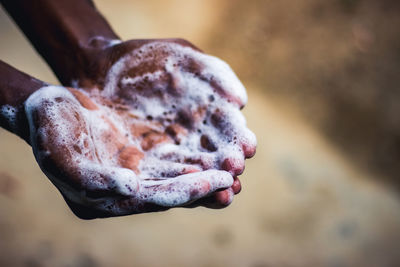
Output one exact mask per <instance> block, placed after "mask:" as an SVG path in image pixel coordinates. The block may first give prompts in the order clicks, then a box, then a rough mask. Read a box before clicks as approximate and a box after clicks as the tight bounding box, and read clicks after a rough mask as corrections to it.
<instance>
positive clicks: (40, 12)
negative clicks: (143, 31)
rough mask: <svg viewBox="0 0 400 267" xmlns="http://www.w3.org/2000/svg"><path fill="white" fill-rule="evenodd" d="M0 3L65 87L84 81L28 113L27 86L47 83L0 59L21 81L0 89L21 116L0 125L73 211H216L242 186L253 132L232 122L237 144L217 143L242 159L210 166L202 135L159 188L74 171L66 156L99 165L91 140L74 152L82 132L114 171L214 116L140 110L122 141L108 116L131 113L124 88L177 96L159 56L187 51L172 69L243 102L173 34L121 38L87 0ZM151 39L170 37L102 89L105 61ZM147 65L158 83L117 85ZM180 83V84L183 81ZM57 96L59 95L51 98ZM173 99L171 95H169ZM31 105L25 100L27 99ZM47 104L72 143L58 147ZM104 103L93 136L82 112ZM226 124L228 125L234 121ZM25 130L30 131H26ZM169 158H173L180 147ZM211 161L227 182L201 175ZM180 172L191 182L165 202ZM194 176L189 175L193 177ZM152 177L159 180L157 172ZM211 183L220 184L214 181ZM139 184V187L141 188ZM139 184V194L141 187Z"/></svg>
mask: <svg viewBox="0 0 400 267" xmlns="http://www.w3.org/2000/svg"><path fill="white" fill-rule="evenodd" d="M2 4H3V5H4V7H5V8H6V10H7V11H8V12H9V13H10V14H11V16H12V17H13V18H14V19H15V20H16V22H17V23H18V25H19V26H20V27H21V28H22V30H23V31H24V32H25V34H26V35H27V36H28V38H29V39H30V40H31V41H32V43H33V44H34V46H35V47H36V49H37V50H38V51H39V53H41V54H42V56H43V57H44V58H45V59H46V61H47V62H48V63H49V65H50V66H51V68H52V69H53V71H54V72H55V73H56V75H57V77H59V79H60V81H61V82H62V83H63V84H64V85H65V86H72V85H74V86H78V87H79V88H85V89H79V88H76V89H72V88H70V87H66V88H62V89H57V90H64V91H65V92H66V93H65V94H64V93H60V94H61V95H60V96H55V97H53V98H52V97H48V99H45V100H44V101H41V102H40V103H39V104H37V103H36V104H35V105H31V106H32V107H33V108H31V109H30V110H29V111H27V110H26V103H25V101H26V99H27V98H28V97H29V96H30V95H31V94H32V93H33V92H34V91H35V90H37V89H39V88H41V87H43V86H45V85H46V84H45V83H43V82H40V81H38V80H32V79H31V78H30V77H29V76H26V75H24V74H21V73H19V72H17V71H16V70H12V69H11V68H10V67H9V66H7V65H5V64H0V67H1V68H0V72H1V73H0V74H1V76H2V77H5V76H4V75H5V74H8V76H9V77H10V75H9V74H10V73H11V72H14V74H13V76H12V77H19V79H15V81H18V80H20V81H21V82H20V83H19V84H18V83H16V84H13V85H11V86H10V85H9V84H11V83H8V84H7V85H4V86H0V88H1V90H2V92H4V93H5V94H8V95H6V96H7V97H6V98H4V99H2V101H3V103H0V104H1V105H3V106H4V105H10V106H14V107H17V108H16V111H17V113H18V114H20V115H18V116H17V118H18V122H17V123H16V125H18V127H15V125H14V126H13V125H10V123H9V122H8V121H7V120H5V119H4V118H3V119H2V121H1V122H2V126H3V127H5V128H6V129H8V130H11V131H13V132H14V133H16V134H18V135H19V136H21V137H22V138H24V139H25V140H26V141H27V142H28V143H30V144H31V145H32V146H33V148H34V152H35V155H36V158H37V160H38V162H39V164H40V166H41V168H42V170H43V171H44V172H45V173H46V174H47V176H48V177H49V178H50V179H51V180H52V182H53V183H54V184H55V185H56V186H57V187H58V189H59V190H60V192H61V193H62V194H63V196H64V198H65V199H66V201H67V203H68V204H69V206H70V207H71V209H72V210H73V211H74V213H75V214H76V215H77V216H79V217H81V218H85V219H91V218H97V217H109V216H118V215H126V214H132V213H142V212H149V211H158V210H165V209H168V208H170V207H174V206H186V207H195V206H198V205H202V206H207V207H213V208H220V207H225V206H226V205H229V204H230V202H231V201H232V197H233V194H237V193H238V192H239V191H240V189H241V186H240V182H239V180H238V179H237V178H236V176H237V175H239V174H241V173H242V171H243V169H244V158H248V157H251V156H253V155H254V153H255V141H254V140H253V139H252V137H253V136H252V135H251V134H250V135H249V133H248V132H246V131H245V132H243V131H241V130H239V129H233V130H232V131H233V132H235V133H237V134H239V135H240V141H239V142H235V144H233V143H227V144H225V146H234V147H237V148H238V149H239V150H241V151H242V156H241V158H237V157H236V158H229V157H226V158H218V159H213V160H211V163H210V162H208V163H207V162H205V160H204V158H207V156H206V155H207V154H210V155H211V154H212V152H214V151H215V148H214V147H210V142H209V141H208V140H206V141H205V142H202V148H201V149H203V150H201V151H195V153H194V154H199V155H200V154H201V155H205V156H204V157H200V158H196V157H194V156H193V155H189V156H188V155H181V156H174V161H175V163H177V162H178V163H179V164H181V163H184V165H182V166H181V167H182V168H181V169H179V170H178V169H177V170H174V173H173V174H170V175H169V176H168V175H167V176H168V177H172V178H175V179H170V180H168V182H167V183H166V182H163V183H161V182H160V184H158V185H157V184H156V185H154V183H152V184H151V186H150V185H147V186H146V181H144V180H140V179H139V180H135V181H133V182H132V187H135V186H133V185H137V186H138V187H136V188H134V189H133V190H132V191H133V193H132V192H126V190H123V189H121V188H120V187H117V186H115V180H118V179H115V177H112V176H113V175H109V174H107V173H104V170H103V171H99V170H98V169H97V168H93V169H92V170H91V172H92V173H91V177H95V178H94V180H96V181H100V182H99V183H97V184H96V186H93V185H92V184H88V183H87V173H85V174H82V173H81V172H80V169H79V168H80V167H79V164H76V161H74V160H75V158H74V155H76V153H78V154H79V153H80V154H83V155H84V156H85V159H87V160H89V161H90V162H91V163H94V166H97V165H101V160H99V158H98V156H96V153H95V152H94V151H96V149H97V148H96V145H87V147H85V149H87V151H86V153H85V152H84V151H82V150H81V149H79V150H80V151H78V152H77V150H76V149H74V141H75V140H76V138H78V137H79V138H80V136H81V135H83V134H85V133H86V135H87V136H89V137H90V138H91V139H94V140H98V141H97V142H99V140H100V142H101V143H102V144H107V145H106V146H105V147H106V148H105V151H106V152H107V153H109V155H110V159H111V158H112V159H113V160H115V161H116V162H117V163H116V164H114V165H113V166H112V167H113V168H117V172H118V171H119V170H120V169H129V170H130V171H133V172H136V173H137V172H138V164H139V162H140V161H144V162H146V155H147V154H146V153H144V152H146V151H152V150H154V149H157V148H158V147H160V146H161V145H163V144H168V143H173V142H177V141H176V139H177V138H178V137H179V138H181V139H182V140H186V139H189V138H190V137H191V136H192V135H194V134H195V132H194V129H195V128H196V127H195V126H196V125H198V124H199V123H200V122H201V121H204V119H207V118H211V117H212V118H215V117H218V116H222V115H220V112H217V113H215V112H214V113H213V114H208V115H207V114H205V113H204V112H201V110H206V109H207V107H206V106H205V104H202V103H199V104H198V107H197V108H196V110H199V112H198V114H196V113H193V112H192V113H189V116H187V115H185V116H183V115H182V112H177V114H176V116H175V117H174V119H173V120H172V121H173V122H172V123H166V121H167V120H168V119H169V118H167V117H165V116H161V117H159V118H157V120H154V119H153V118H151V117H149V116H145V117H140V118H139V117H138V118H135V119H134V120H131V121H130V124H129V125H128V126H127V129H128V128H129V138H133V139H134V140H139V141H140V146H137V145H136V146H135V145H134V144H133V143H132V142H130V141H129V140H127V139H126V135H127V133H125V132H124V129H125V128H124V129H122V130H121V129H120V128H118V127H116V125H115V123H114V122H113V120H115V118H120V119H121V120H122V121H129V118H130V117H131V115H130V114H132V112H133V113H134V112H135V107H134V105H132V95H135V94H140V95H141V96H145V97H147V98H154V97H156V98H157V97H158V94H160V92H161V93H162V95H163V97H164V98H165V97H169V99H174V97H175V98H176V97H178V98H179V96H177V95H176V94H173V93H171V88H175V89H179V88H178V87H179V86H178V85H177V83H176V80H177V79H176V77H175V76H174V75H171V73H170V72H169V71H167V63H166V61H165V59H167V58H181V57H182V58H185V60H183V61H180V63H179V64H178V68H179V70H180V71H184V72H185V73H191V74H193V76H195V77H196V79H198V80H201V81H204V82H207V83H208V84H209V85H210V86H211V87H212V88H214V91H215V92H216V94H217V95H218V96H220V97H221V98H222V99H225V100H226V101H227V102H229V103H233V105H235V106H236V107H237V108H238V109H239V108H241V107H243V105H244V101H243V99H242V98H241V97H240V95H238V94H236V93H235V92H234V91H232V90H230V88H225V87H224V86H222V85H221V84H223V83H220V82H219V80H222V79H223V77H219V76H218V75H216V76H215V77H212V78H210V77H208V76H202V74H201V73H203V70H204V69H205V68H206V67H207V64H208V63H207V62H206V61H203V60H202V59H199V58H198V57H194V56H193V55H192V54H191V52H190V53H188V52H185V51H186V50H184V49H183V50H182V48H190V50H193V51H198V52H199V50H198V49H197V48H195V47H194V46H193V45H192V44H190V43H189V42H187V41H184V40H181V39H167V40H131V41H127V42H120V41H119V38H118V37H117V36H116V34H115V33H114V32H113V31H112V29H111V28H110V27H109V25H108V24H107V22H106V21H105V20H104V19H103V18H102V17H101V15H100V14H99V13H98V12H97V11H96V10H95V8H94V6H93V4H92V3H91V2H90V1H79V0H71V1H50V0H39V1H23V0H13V1H5V0H4V1H2ZM21 7H23V8H21ZM72 14H73V15H72ZM88 22H90V23H88ZM48 25H52V26H48ZM39 29H40V30H39ZM155 42H156V43H162V44H173V46H172V47H173V50H172V51H171V50H168V49H165V48H163V47H162V46H159V47H156V46H155V48H154V50H153V52H152V56H151V57H147V58H143V59H141V60H139V62H138V64H136V65H135V66H131V65H130V64H125V65H123V67H122V68H119V69H118V71H117V73H116V75H115V77H116V81H114V83H116V84H115V85H117V87H118V86H119V87H118V88H120V90H115V91H113V92H112V94H104V93H101V92H103V91H105V90H106V89H107V86H110V83H111V82H110V81H109V80H110V78H109V77H110V74H109V73H110V70H114V69H115V67H114V68H113V66H116V64H117V63H118V62H121V61H122V62H123V61H124V60H125V59H126V58H128V59H129V58H132V57H133V56H136V55H137V54H138V53H139V50H140V48H142V47H146V46H147V47H148V46H149V44H150V46H151V44H152V43H155ZM174 49H175V50H174ZM140 53H142V52H140ZM199 53H200V52H199ZM128 61H129V60H128ZM114 72H115V71H114ZM155 72H157V73H161V74H160V75H159V77H158V80H156V81H154V80H153V81H146V82H144V83H141V84H140V87H137V86H136V87H129V88H122V87H121V86H120V84H121V79H122V77H125V78H126V77H128V78H131V79H135V78H140V77H142V76H143V74H145V73H155ZM21 77H22V78H21ZM28 80H29V81H28ZM155 85H157V86H158V88H159V89H158V91H157V92H156V91H155V90H154V88H155V87H157V86H155ZM13 86H14V87H18V88H19V91H20V92H23V93H21V94H18V96H15V95H10V93H8V91H9V90H8V88H14V87H13ZM160 88H161V89H160ZM139 89H140V90H139ZM53 90H54V89H53ZM183 90H187V88H186V89H185V88H184V89H183ZM60 92H61V91H60ZM99 92H100V93H99ZM127 92H128V93H127ZM143 92H145V93H143ZM182 95H184V94H182ZM56 98H58V100H57V101H60V102H57V101H55V99H56ZM178 100H179V99H176V101H178ZM172 101H175V100H172ZM28 102H29V100H28ZM31 102H33V101H30V102H29V103H31ZM29 103H28V104H29ZM54 103H62V104H54ZM49 106H51V108H52V112H54V111H57V112H60V113H62V114H64V116H62V118H61V120H62V124H64V125H68V126H69V127H68V129H69V132H68V133H67V135H68V134H69V135H70V136H75V140H74V139H71V142H65V143H64V144H62V145H60V143H59V142H58V141H57V140H59V137H60V136H61V135H65V132H63V131H61V130H60V129H59V128H57V126H56V125H58V123H60V119H59V120H58V121H55V120H54V119H52V117H51V115H50V113H51V114H53V113H52V112H50V111H49V108H48V107H49ZM105 109H108V114H109V113H110V112H111V113H112V116H109V115H107V114H103V115H104V116H102V117H101V120H102V121H103V122H105V123H106V124H108V126H109V127H108V128H107V130H105V131H103V132H101V134H100V135H96V134H93V133H90V134H88V133H87V129H88V127H89V126H90V123H91V122H90V120H89V119H88V116H87V115H85V114H86V111H89V112H93V113H95V112H97V110H105ZM21 110H23V112H21ZM178 110H180V111H182V110H183V111H184V110H185V107H184V106H179V107H178ZM183 113H184V112H183ZM26 116H28V117H29V118H30V120H28V119H27V118H26ZM182 116H183V119H182ZM207 116H208V117H207ZM188 121H189V122H188ZM228 121H229V120H228ZM14 124H15V123H14ZM231 124H232V125H233V123H231ZM231 124H229V125H231ZM143 125H144V126H143ZM213 125H214V127H215V128H219V127H222V126H219V125H218V123H214V124H213ZM224 127H225V126H224ZM232 127H233V126H232ZM28 128H30V129H31V131H30V132H29V131H28ZM89 128H90V127H89ZM39 129H40V130H42V132H43V131H44V132H46V131H47V135H46V136H51V138H46V139H43V135H39V134H37V133H38V132H40V131H39ZM138 129H140V130H138ZM171 129H172V130H171ZM246 134H247V135H246ZM221 135H222V132H221ZM134 143H135V142H134ZM136 143H137V142H136ZM136 143H135V144H136ZM43 151H46V152H50V153H48V155H47V156H40V155H39V154H40V152H43ZM111 155H112V156H111ZM177 155H179V151H178V152H177ZM182 158H183V160H182ZM96 164H97V165H96ZM214 166H218V167H217V169H221V170H225V171H227V172H229V173H230V174H231V175H232V176H234V177H235V178H234V181H233V183H232V182H229V181H226V179H225V182H220V183H218V181H220V180H221V179H222V178H220V175H217V176H216V177H214V176H215V175H214V174H213V175H214V176H212V175H211V176H212V177H211V176H210V174H209V173H208V172H204V171H207V170H208V169H212V168H215V167H214ZM188 173H192V174H191V175H192V176H193V177H192V176H190V177H191V178H190V179H191V180H190V181H189V182H187V183H186V182H185V186H186V187H185V188H187V190H183V191H185V192H184V194H187V195H188V197H187V198H183V199H182V198H179V200H178V199H175V200H174V201H173V202H171V203H165V202H162V201H161V202H160V200H159V199H160V197H159V196H162V195H164V194H165V193H168V192H170V191H171V190H175V189H177V190H178V189H179V187H182V181H186V180H185V179H187V178H185V177H187V176H185V174H188ZM193 173H195V174H196V175H193ZM197 174H198V175H197ZM222 176H224V175H222ZM181 177H183V178H181ZM224 177H226V176H224ZM149 178H150V177H149ZM151 178H157V179H159V177H151ZM153 180H154V179H153ZM222 180H223V179H222ZM214 183H215V184H218V185H213V184H214ZM195 184H196V186H195ZM198 184H200V185H201V186H200V190H199V189H198V188H199V187H198ZM227 184H229V186H227ZM138 188H141V189H140V190H139V189H138ZM143 188H145V189H143ZM143 190H144V192H146V193H143ZM146 190H147V191H146ZM82 191H84V192H85V196H84V197H79V198H77V197H76V195H79V194H80V193H79V192H82ZM139 191H140V192H141V195H140V197H139V195H138V194H137V192H139ZM71 192H72V193H71ZM143 196H146V197H143ZM104 199H107V201H103V200H104ZM99 202H100V203H101V204H99ZM105 203H106V204H105ZM110 203H111V204H110Z"/></svg>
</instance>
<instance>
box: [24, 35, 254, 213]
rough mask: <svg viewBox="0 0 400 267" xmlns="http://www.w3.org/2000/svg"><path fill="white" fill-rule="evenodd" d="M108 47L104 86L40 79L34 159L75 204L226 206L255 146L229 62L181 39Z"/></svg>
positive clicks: (31, 108)
mask: <svg viewBox="0 0 400 267" xmlns="http://www.w3.org/2000/svg"><path fill="white" fill-rule="evenodd" d="M127 46H128V47H130V48H129V49H127ZM120 51H125V52H124V53H120ZM106 52H107V54H106V55H107V56H109V58H108V60H110V61H111V62H114V64H112V65H111V66H110V67H109V68H108V69H107V74H106V75H105V77H104V79H103V81H104V83H103V84H101V83H97V82H96V81H99V80H102V79H100V78H99V77H96V78H95V79H93V80H90V79H81V81H85V84H86V85H88V84H89V85H90V88H85V89H78V88H75V89H73V88H64V87H53V86H50V87H44V88H42V89H40V90H39V91H37V92H36V93H34V94H33V95H32V96H31V97H30V98H29V99H28V100H27V101H26V103H25V110H26V113H27V117H28V121H29V124H30V130H31V144H32V147H33V149H34V153H35V156H36V159H37V161H38V163H39V165H40V166H41V168H42V170H43V171H44V172H45V173H46V174H47V175H48V177H49V178H50V179H51V181H52V182H53V183H54V184H55V185H56V186H57V188H58V189H59V190H60V191H61V193H62V194H63V196H64V197H65V199H66V200H67V202H68V203H69V204H70V206H71V208H72V209H73V210H74V212H75V213H76V214H77V215H78V216H80V217H83V218H93V217H105V216H117V215H125V214H132V213H141V212H147V211H155V210H163V209H167V208H170V207H177V206H187V205H196V204H198V205H208V206H210V205H216V206H226V205H228V204H229V203H230V202H231V201H232V199H233V194H234V193H238V192H239V191H240V182H239V180H237V179H236V176H237V175H239V174H241V173H242V171H243V169H244V158H245V157H251V156H252V155H253V154H254V153H255V137H254V134H252V133H251V132H250V131H249V130H248V129H247V128H246V127H245V120H244V118H243V116H242V114H241V113H240V111H239V108H241V107H242V106H243V105H244V103H245V102H246V94H245V91H244V88H243V86H242V85H241V83H240V82H239V81H238V79H237V78H236V76H235V75H234V74H233V72H232V71H231V70H230V68H229V67H228V66H227V65H226V63H224V62H222V61H220V60H219V59H216V58H214V57H211V56H208V55H205V54H203V53H201V52H199V51H198V50H197V49H195V48H193V47H192V46H191V45H188V44H187V43H184V42H183V41H181V40H167V41H139V43H133V42H132V41H131V42H128V43H123V44H120V45H117V46H114V47H110V48H109V49H108V50H107V51H106ZM115 55H118V56H119V58H118V59H117V60H116V59H115V58H114V59H112V58H111V57H112V56H115ZM108 60H105V61H103V60H100V61H99V62H109V61H108ZM98 66H101V65H100V64H99V65H98ZM101 68H102V69H104V66H102V67H101ZM87 81H91V82H90V83H87ZM80 84H82V82H80ZM234 177H235V179H234ZM196 200H197V202H195V201H196Z"/></svg>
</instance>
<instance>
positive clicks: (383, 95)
mask: <svg viewBox="0 0 400 267" xmlns="http://www.w3.org/2000/svg"><path fill="white" fill-rule="evenodd" d="M95 2H96V4H97V5H98V8H99V9H100V10H101V12H102V13H103V14H104V15H105V16H106V17H107V19H108V20H109V21H110V23H111V24H112V25H113V27H114V29H115V30H116V31H117V32H118V33H119V34H120V35H121V36H122V37H123V39H129V38H160V37H183V38H186V39H188V40H190V41H192V42H193V43H195V44H196V45H198V46H199V47H200V48H202V49H204V50H205V51H206V52H208V53H210V54H214V55H217V56H219V57H221V58H223V59H225V60H226V61H228V63H230V64H231V65H232V67H233V68H234V69H235V71H236V72H237V73H238V76H239V77H240V78H241V79H242V80H243V82H244V84H245V85H246V87H247V88H248V94H249V103H248V105H247V106H246V108H245V109H244V113H245V114H246V117H247V119H248V124H249V127H250V128H251V129H252V130H254V131H255V133H256V135H257V137H258V142H259V145H258V152H257V154H256V157H255V158H254V159H252V160H250V161H248V162H247V166H246V171H245V174H244V175H243V176H242V184H243V188H244V189H243V192H242V193H241V194H240V195H239V196H237V197H236V199H235V201H234V203H233V204H232V205H231V206H230V207H228V208H227V209H224V210H217V211H215V210H207V209H203V208H198V209H193V210H185V209H176V210H171V211H168V212H164V213H158V214H145V215H136V216H129V217H123V218H113V219H104V220H94V221H82V220H79V219H78V218H76V217H74V215H73V214H72V213H71V212H70V211H69V209H68V208H67V206H66V204H65V203H64V201H63V200H62V198H61V196H60V195H59V193H58V192H57V191H56V189H55V188H54V187H53V186H52V185H51V184H50V182H49V181H48V180H47V178H46V177H45V176H44V175H43V174H42V173H41V171H40V170H39V168H38V166H37V164H36V163H35V161H34V158H33V155H32V153H31V150H30V147H29V146H27V145H26V144H25V143H24V142H23V141H22V140H20V139H18V138H17V137H15V136H13V135H11V134H9V133H7V132H5V131H4V130H0V151H1V156H0V266H63V267H64V266H65V267H66V266H81V267H84V266H85V267H89V266H195V267H196V266H199V267H205V266H249V267H267V266H268V267H270V266H274V267H275V266H277V267H280V266H282V267H286V266H288V267H291V266H293V267H294V266H327V267H345V266H366V267H368V266H371V267H372V266H374V267H375V266H376V267H382V266H388V267H389V266H393V267H395V266H400V253H399V247H400V200H399V193H398V191H399V189H400V164H399V163H400V116H399V114H400V104H399V103H400V102H399V101H400V88H399V82H400V4H399V3H400V2H399V1H396V0H393V1H389V0H379V1H377V0H330V1H322V0H280V1H277V0H247V1H243V0H219V1H216V0H168V1H166V0H147V1H140V0H130V1H128V0H125V1H124V0H118V1H115V0H113V1H110V0H108V1H107V0H97V1H95ZM0 34H1V44H0V58H1V59H2V60H4V61H6V62H8V63H10V64H12V65H13V66H15V67H17V68H19V69H21V70H23V71H25V72H27V73H29V74H31V75H33V76H36V77H38V78H40V79H42V80H45V81H48V82H52V83H57V81H56V79H55V77H54V75H53V74H52V73H51V72H50V70H49V68H48V67H47V66H46V65H45V63H44V62H43V61H42V60H41V59H40V57H39V56H38V55H37V54H36V53H35V51H34V50H33V49H32V47H31V46H30V45H29V43H28V42H27V40H26V39H25V38H24V37H23V35H22V34H21V33H20V32H19V30H18V29H17V28H16V27H15V26H14V25H13V23H12V22H11V20H10V19H9V18H8V17H7V15H6V14H5V13H4V12H0Z"/></svg>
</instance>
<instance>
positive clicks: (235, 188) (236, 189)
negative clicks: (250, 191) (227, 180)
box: [231, 177, 242, 195]
mask: <svg viewBox="0 0 400 267" xmlns="http://www.w3.org/2000/svg"><path fill="white" fill-rule="evenodd" d="M231 188H232V190H233V193H234V194H235V195H237V194H239V193H240V191H242V185H241V183H240V180H239V178H237V177H234V179H233V184H232V186H231Z"/></svg>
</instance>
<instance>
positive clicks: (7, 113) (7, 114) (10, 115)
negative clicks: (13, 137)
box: [0, 105, 18, 132]
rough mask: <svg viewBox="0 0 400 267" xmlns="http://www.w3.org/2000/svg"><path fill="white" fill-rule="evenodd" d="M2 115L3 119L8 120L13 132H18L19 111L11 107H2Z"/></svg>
mask: <svg viewBox="0 0 400 267" xmlns="http://www.w3.org/2000/svg"><path fill="white" fill-rule="evenodd" d="M0 114H1V116H2V117H3V118H5V119H6V121H7V123H8V125H9V126H10V127H11V130H12V131H13V132H16V131H17V129H18V124H17V114H18V109H17V108H15V107H13V106H10V105H4V106H1V108H0Z"/></svg>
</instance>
